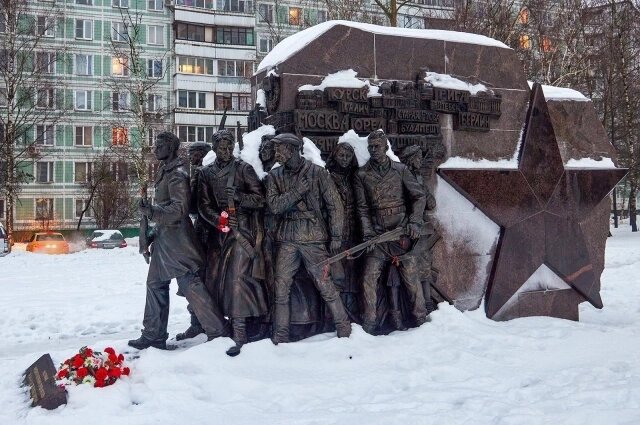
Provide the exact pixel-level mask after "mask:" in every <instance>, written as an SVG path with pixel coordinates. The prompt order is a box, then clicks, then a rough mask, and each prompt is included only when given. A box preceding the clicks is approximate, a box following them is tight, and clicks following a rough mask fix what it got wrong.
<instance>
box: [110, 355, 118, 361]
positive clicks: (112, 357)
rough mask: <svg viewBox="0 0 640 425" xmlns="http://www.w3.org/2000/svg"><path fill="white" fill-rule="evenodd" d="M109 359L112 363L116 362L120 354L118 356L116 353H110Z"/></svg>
mask: <svg viewBox="0 0 640 425" xmlns="http://www.w3.org/2000/svg"><path fill="white" fill-rule="evenodd" d="M109 361H110V362H111V363H116V362H117V361H118V356H116V355H115V354H113V353H109Z"/></svg>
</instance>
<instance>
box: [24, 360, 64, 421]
mask: <svg viewBox="0 0 640 425" xmlns="http://www.w3.org/2000/svg"><path fill="white" fill-rule="evenodd" d="M55 377H56V368H55V366H54V365H53V360H51V356H50V355H49V354H45V355H43V356H42V357H40V358H39V359H38V360H36V362H35V363H33V364H32V365H31V366H29V367H28V368H27V370H25V372H24V380H23V381H22V382H23V385H25V386H27V387H28V388H29V393H30V397H31V407H36V406H40V407H42V408H45V409H47V410H53V409H56V408H58V407H60V406H62V405H63V404H67V392H66V391H65V390H64V388H60V387H58V386H57V385H56V381H55Z"/></svg>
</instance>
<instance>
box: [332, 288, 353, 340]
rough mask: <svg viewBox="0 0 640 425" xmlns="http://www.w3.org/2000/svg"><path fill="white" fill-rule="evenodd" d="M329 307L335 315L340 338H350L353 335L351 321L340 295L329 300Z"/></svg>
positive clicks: (334, 318)
mask: <svg viewBox="0 0 640 425" xmlns="http://www.w3.org/2000/svg"><path fill="white" fill-rule="evenodd" d="M327 307H329V311H331V315H332V316H333V321H334V323H335V325H336V331H337V333H338V338H348V337H349V335H351V322H349V316H347V311H346V310H345V309H344V305H343V304H342V301H341V299H340V296H337V297H336V299H335V300H333V301H327Z"/></svg>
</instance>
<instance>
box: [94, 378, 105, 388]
mask: <svg viewBox="0 0 640 425" xmlns="http://www.w3.org/2000/svg"><path fill="white" fill-rule="evenodd" d="M93 386H94V387H96V388H102V387H104V381H103V380H101V379H96V383H95V384H93Z"/></svg>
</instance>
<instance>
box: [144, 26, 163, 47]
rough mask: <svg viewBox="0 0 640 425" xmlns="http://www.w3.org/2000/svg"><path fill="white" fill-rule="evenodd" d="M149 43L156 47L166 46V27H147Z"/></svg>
mask: <svg viewBox="0 0 640 425" xmlns="http://www.w3.org/2000/svg"><path fill="white" fill-rule="evenodd" d="M147 43H148V44H155V45H163V44H164V27H163V26H162V25H149V26H148V27H147Z"/></svg>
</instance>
